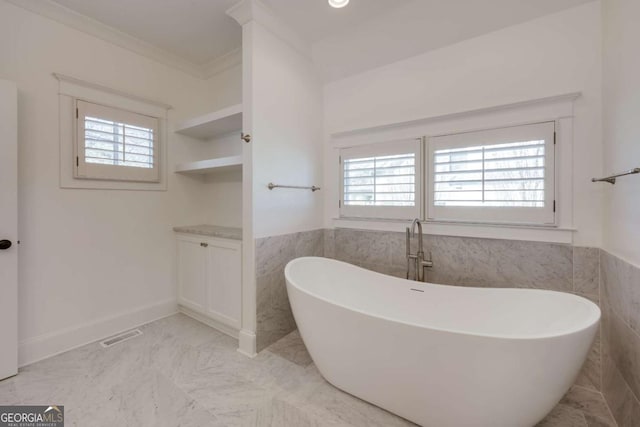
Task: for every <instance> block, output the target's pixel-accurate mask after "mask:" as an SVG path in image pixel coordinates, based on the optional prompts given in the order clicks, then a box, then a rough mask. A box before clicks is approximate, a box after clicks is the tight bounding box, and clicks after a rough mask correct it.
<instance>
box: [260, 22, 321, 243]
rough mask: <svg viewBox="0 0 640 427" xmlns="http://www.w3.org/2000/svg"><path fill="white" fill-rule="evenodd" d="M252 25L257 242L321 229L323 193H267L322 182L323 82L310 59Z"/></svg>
mask: <svg viewBox="0 0 640 427" xmlns="http://www.w3.org/2000/svg"><path fill="white" fill-rule="evenodd" d="M252 25H253V29H252V36H251V37H252V42H251V45H252V46H251V52H252V58H251V61H252V66H251V70H252V71H251V79H252V82H251V85H252V89H251V90H252V95H251V97H250V98H251V103H252V106H251V108H252V117H253V119H252V129H251V132H252V135H253V141H252V143H251V144H252V150H253V154H252V155H253V215H254V217H253V223H254V237H255V238H260V237H266V236H273V235H280V234H287V233H293V232H297V231H306V230H313V229H317V228H321V227H322V225H323V216H322V194H321V193H312V192H311V191H302V190H288V189H276V190H273V191H270V190H269V189H268V188H267V184H268V183H269V182H274V183H276V184H285V185H301V186H311V185H320V184H321V182H322V164H323V162H322V85H321V82H320V79H319V78H318V76H317V74H316V71H315V67H314V65H313V63H312V62H311V60H310V58H308V57H306V56H304V55H303V54H301V53H299V52H298V51H297V50H295V49H294V48H292V47H291V46H290V45H289V44H287V43H286V42H284V41H283V40H281V39H280V38H278V37H276V36H275V35H274V34H273V33H271V32H270V31H269V30H267V29H266V28H265V27H263V26H262V25H261V24H259V23H253V24H252Z"/></svg>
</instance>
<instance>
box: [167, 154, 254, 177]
mask: <svg viewBox="0 0 640 427" xmlns="http://www.w3.org/2000/svg"><path fill="white" fill-rule="evenodd" d="M240 167H242V156H230V157H218V158H216V159H207V160H199V161H197V162H189V163H180V164H178V165H176V169H175V172H176V173H187V174H206V173H212V172H221V171H225V170H230V169H234V168H240Z"/></svg>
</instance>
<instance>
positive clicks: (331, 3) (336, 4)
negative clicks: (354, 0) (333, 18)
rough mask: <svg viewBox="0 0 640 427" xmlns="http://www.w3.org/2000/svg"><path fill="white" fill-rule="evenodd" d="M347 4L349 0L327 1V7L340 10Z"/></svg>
mask: <svg viewBox="0 0 640 427" xmlns="http://www.w3.org/2000/svg"><path fill="white" fill-rule="evenodd" d="M348 4H349V0H329V6H331V7H335V8H336V9H340V8H341V7H345V6H346V5H348Z"/></svg>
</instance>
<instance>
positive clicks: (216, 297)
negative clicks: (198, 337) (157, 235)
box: [176, 234, 242, 335]
mask: <svg viewBox="0 0 640 427" xmlns="http://www.w3.org/2000/svg"><path fill="white" fill-rule="evenodd" d="M176 239H177V255H178V265H177V268H178V304H179V305H180V306H181V308H184V309H186V310H184V311H185V312H186V313H187V314H189V315H192V316H193V317H196V318H198V319H199V320H202V321H204V322H205V323H208V324H209V325H211V326H213V327H217V328H218V329H221V330H222V331H223V332H226V333H230V334H232V335H235V334H236V333H237V331H238V330H239V329H240V320H241V303H242V243H241V242H240V241H237V240H231V239H221V238H216V237H206V236H196V235H183V234H178V235H177V237H176ZM202 316H204V317H205V319H203V318H202ZM210 320H212V321H213V322H211V321H210ZM225 327H226V328H225ZM228 328H231V330H229V329H228Z"/></svg>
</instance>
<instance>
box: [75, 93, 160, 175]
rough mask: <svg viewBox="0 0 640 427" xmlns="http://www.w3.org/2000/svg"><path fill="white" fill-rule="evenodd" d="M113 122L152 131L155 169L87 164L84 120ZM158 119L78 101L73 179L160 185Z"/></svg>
mask: <svg viewBox="0 0 640 427" xmlns="http://www.w3.org/2000/svg"><path fill="white" fill-rule="evenodd" d="M87 116H89V117H96V118H100V119H105V120H112V121H114V122H117V123H126V124H128V125H133V126H140V127H143V128H146V129H151V130H153V154H152V155H153V168H139V167H132V166H119V165H104V164H98V163H90V162H86V159H85V147H86V146H85V117H87ZM159 129H160V126H159V119H158V118H157V117H151V116H146V115H143V114H138V113H133V112H131V111H126V110H123V109H120V108H113V107H108V106H105V105H100V104H96V103H92V102H88V101H84V100H81V99H77V100H76V133H75V144H74V148H75V151H74V154H75V157H76V167H75V168H74V177H75V178H78V179H97V180H110V181H132V182H159V181H160V166H159V165H160V159H159V157H160V150H159V149H158V146H159V144H158V134H159Z"/></svg>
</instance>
